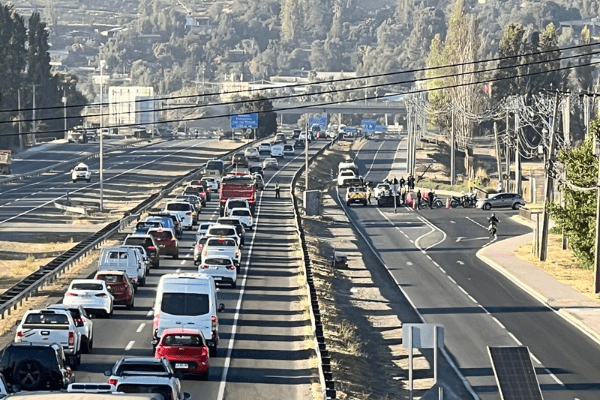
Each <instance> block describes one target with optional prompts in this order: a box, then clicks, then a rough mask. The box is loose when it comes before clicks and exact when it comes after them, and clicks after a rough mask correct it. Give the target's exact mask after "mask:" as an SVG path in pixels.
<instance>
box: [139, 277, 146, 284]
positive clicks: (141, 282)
mask: <svg viewBox="0 0 600 400" xmlns="http://www.w3.org/2000/svg"><path fill="white" fill-rule="evenodd" d="M140 286H146V277H143V278H142V279H140Z"/></svg>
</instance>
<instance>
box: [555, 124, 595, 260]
mask: <svg viewBox="0 0 600 400" xmlns="http://www.w3.org/2000/svg"><path fill="white" fill-rule="evenodd" d="M594 137H597V138H600V120H595V121H592V124H591V129H590V135H589V136H588V137H587V138H586V140H585V141H584V142H583V143H582V144H581V145H579V146H577V147H575V148H573V149H570V150H565V149H563V150H561V151H560V152H559V153H558V159H559V160H560V161H561V162H562V163H563V164H564V166H565V171H566V183H564V184H563V185H562V189H561V190H562V193H563V198H564V206H563V205H560V204H555V203H554V204H550V212H551V215H552V218H553V219H554V221H555V222H556V225H557V227H558V228H560V229H564V232H565V235H567V237H568V238H569V245H570V247H571V248H572V249H573V252H574V253H575V256H576V257H577V261H578V262H579V266H580V267H581V268H586V269H592V268H593V265H594V245H595V237H594V232H595V230H596V204H597V203H596V199H597V193H596V190H598V189H597V188H598V159H597V157H596V156H594V154H592V150H593V146H594ZM594 189H595V190H594Z"/></svg>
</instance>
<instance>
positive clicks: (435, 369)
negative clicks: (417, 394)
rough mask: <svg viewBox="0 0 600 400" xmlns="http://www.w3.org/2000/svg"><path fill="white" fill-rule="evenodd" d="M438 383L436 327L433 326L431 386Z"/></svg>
mask: <svg viewBox="0 0 600 400" xmlns="http://www.w3.org/2000/svg"><path fill="white" fill-rule="evenodd" d="M437 383H438V327H437V325H434V326H433V384H434V385H435V384H437Z"/></svg>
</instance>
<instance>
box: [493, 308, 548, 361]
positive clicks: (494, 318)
mask: <svg viewBox="0 0 600 400" xmlns="http://www.w3.org/2000/svg"><path fill="white" fill-rule="evenodd" d="M492 320H493V321H494V322H495V323H497V324H498V325H500V328H502V329H506V327H505V326H504V325H503V324H502V322H500V320H498V318H496V317H492ZM538 364H541V363H540V362H539V361H538Z"/></svg>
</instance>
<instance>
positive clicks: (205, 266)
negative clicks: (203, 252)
mask: <svg viewBox="0 0 600 400" xmlns="http://www.w3.org/2000/svg"><path fill="white" fill-rule="evenodd" d="M200 268H201V269H207V268H208V265H206V264H202V265H201V266H200Z"/></svg>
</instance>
